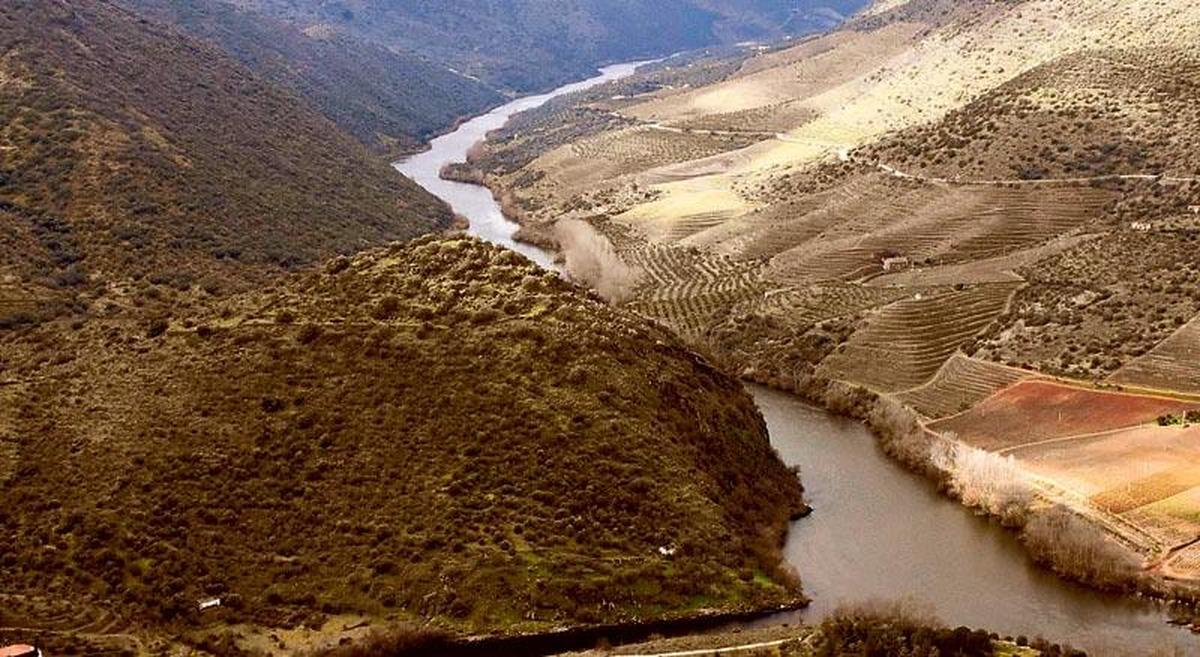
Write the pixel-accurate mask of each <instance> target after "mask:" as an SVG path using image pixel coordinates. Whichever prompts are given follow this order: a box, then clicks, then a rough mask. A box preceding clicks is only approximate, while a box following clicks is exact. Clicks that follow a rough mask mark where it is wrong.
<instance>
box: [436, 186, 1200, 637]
mask: <svg viewBox="0 0 1200 657" xmlns="http://www.w3.org/2000/svg"><path fill="white" fill-rule="evenodd" d="M445 173H446V174H447V175H448V176H450V177H451V178H453V179H454V180H457V181H459V182H462V183H463V184H474V185H482V186H484V187H486V188H487V189H489V191H490V192H491V193H492V194H493V195H494V196H495V197H496V198H497V199H499V200H500V206H501V209H502V210H504V214H505V217H506V218H507V219H509V220H510V221H513V222H515V223H516V224H517V225H519V226H520V228H519V229H518V230H517V231H515V233H514V239H516V240H518V241H522V242H524V243H526V244H531V245H535V246H536V247H538V248H540V249H545V250H550V251H553V252H554V253H557V254H559V256H558V257H561V254H560V253H559V252H558V250H557V246H558V245H557V242H556V240H555V239H554V236H553V234H552V233H550V232H549V231H546V230H544V229H538V227H536V226H532V225H531V222H529V221H528V217H527V215H526V214H525V211H524V209H523V208H522V207H521V205H520V204H519V203H516V202H515V201H511V200H510V201H509V202H508V203H504V202H503V200H504V199H506V198H509V199H511V198H512V196H511V193H510V190H508V189H506V188H505V186H504V185H503V183H502V180H501V178H499V177H497V176H493V175H489V174H488V173H486V172H485V171H482V170H481V169H479V168H478V167H475V166H473V165H472V164H470V163H466V164H460V165H457V166H450V167H447V168H446V169H445ZM693 346H694V347H699V348H701V349H702V350H704V351H706V352H708V353H712V354H713V357H714V358H715V360H716V361H717V362H720V363H722V365H723V367H724V368H725V369H727V371H730V372H733V373H737V374H740V376H741V377H742V378H743V379H744V380H747V381H750V382H754V383H758V384H761V385H766V386H768V387H772V388H774V389H777V390H781V391H784V392H787V393H790V394H794V395H797V396H798V397H799V398H801V399H803V400H805V401H807V402H808V403H811V404H814V405H815V406H818V407H819V408H822V409H824V410H826V411H828V412H831V413H834V414H836V415H840V416H842V417H847V418H851V419H854V420H856V421H859V422H862V423H863V424H864V425H866V426H867V427H868V428H869V429H870V430H871V432H872V433H873V435H875V436H876V439H877V440H878V441H879V444H880V446H881V447H882V448H883V450H884V452H885V453H886V454H888V456H889V457H890V458H892V459H893V460H894V461H895V462H897V463H900V464H901V465H903V466H904V467H905V468H907V469H909V470H910V471H912V472H915V473H917V474H920V475H922V476H923V477H925V478H927V479H928V480H930V481H931V482H933V484H934V485H935V486H936V487H937V489H938V490H939V491H940V492H941V493H942V494H943V495H945V496H946V497H948V498H949V499H952V500H955V501H956V502H959V503H961V504H963V506H965V507H967V508H969V509H971V510H972V511H974V512H976V513H980V514H983V515H986V516H988V517H990V518H993V519H994V520H996V521H997V522H998V523H1000V524H1001V525H1003V526H1004V527H1005V529H1006V530H1007V531H1010V532H1012V533H1013V534H1014V535H1015V536H1017V537H1018V538H1019V539H1020V541H1021V544H1022V545H1023V546H1024V548H1025V549H1026V550H1027V552H1028V553H1029V554H1030V556H1031V557H1032V558H1033V559H1034V560H1035V561H1036V562H1037V563H1039V564H1040V565H1042V566H1043V567H1045V568H1047V569H1049V570H1051V571H1053V572H1054V573H1056V574H1057V575H1059V576H1060V577H1062V578H1064V579H1067V580H1069V581H1073V582H1077V583H1080V584H1084V585H1086V586H1089V587H1091V588H1094V589H1096V590H1100V591H1105V592H1115V593H1120V594H1122V595H1128V596H1132V597H1135V598H1146V597H1151V598H1154V599H1158V600H1162V601H1166V602H1171V603H1175V604H1177V605H1178V606H1179V613H1178V614H1177V618H1178V619H1179V620H1180V623H1181V624H1185V625H1190V626H1192V627H1194V628H1195V629H1196V630H1197V631H1200V616H1198V615H1197V612H1196V610H1195V608H1194V606H1195V605H1196V604H1197V601H1198V599H1200V597H1198V591H1197V589H1196V588H1195V586H1194V585H1193V584H1192V583H1190V582H1182V581H1179V580H1172V579H1170V578H1168V577H1164V576H1160V575H1159V574H1157V573H1152V572H1147V571H1145V570H1143V569H1142V568H1141V562H1143V561H1145V560H1147V557H1148V555H1142V554H1139V553H1137V552H1135V551H1133V550H1131V549H1130V548H1129V546H1130V543H1129V541H1127V540H1125V538H1124V537H1123V536H1122V534H1121V533H1120V532H1119V529H1120V526H1119V525H1117V524H1115V523H1105V522H1103V521H1102V519H1101V518H1099V517H1098V516H1097V515H1096V514H1095V513H1089V512H1088V510H1087V509H1082V508H1080V507H1079V506H1078V504H1077V503H1075V500H1073V499H1072V498H1070V497H1069V496H1067V495H1065V494H1061V493H1058V492H1057V491H1056V489H1054V488H1053V487H1046V486H1042V487H1036V488H1035V487H1033V486H1032V485H1029V486H1028V489H1023V490H1021V491H1019V492H1013V491H992V492H990V493H989V494H985V495H984V496H983V497H978V496H976V495H974V494H973V493H967V492H966V491H964V490H963V488H964V487H965V486H967V485H968V483H969V482H964V481H957V482H956V473H955V472H954V471H953V470H952V469H951V468H949V467H948V466H949V464H948V463H945V462H942V463H939V462H938V458H939V457H942V456H945V455H946V454H947V453H948V451H947V450H964V451H966V450H971V451H972V452H974V451H978V450H973V448H970V447H969V446H966V445H963V444H961V443H959V442H957V441H953V440H950V439H947V438H946V437H944V436H941V435H940V434H938V433H937V432H934V431H932V430H930V429H929V428H928V427H927V426H926V424H925V423H924V421H923V419H922V418H921V417H920V415H919V414H918V413H917V412H916V411H915V410H914V409H912V408H911V407H908V406H906V405H904V404H903V403H901V402H899V401H898V400H896V399H894V398H891V397H888V396H883V395H879V394H877V393H874V392H872V391H870V390H868V389H867V388H865V387H862V386H855V385H853V384H850V383H845V382H842V381H836V380H832V379H823V378H821V377H819V376H816V375H815V374H812V373H811V371H810V373H809V374H807V375H805V376H801V377H796V376H795V375H788V374H785V373H783V372H780V371H770V370H769V369H756V368H755V367H754V366H753V365H754V364H752V363H749V362H747V361H746V360H745V359H741V358H738V356H737V355H736V354H735V353H733V352H732V351H731V350H720V349H717V348H714V345H712V344H708V343H704V344H696V343H695V342H693ZM758 365H761V362H760V363H758ZM1002 467H1003V466H1002ZM959 476H960V477H961V475H959ZM1000 494H1004V495H1016V497H1017V498H1020V500H1019V503H1012V501H1010V500H1003V499H998V498H997V495H1000ZM1080 521H1082V522H1080Z"/></svg>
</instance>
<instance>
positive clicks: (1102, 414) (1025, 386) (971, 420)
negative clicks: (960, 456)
mask: <svg viewBox="0 0 1200 657" xmlns="http://www.w3.org/2000/svg"><path fill="white" fill-rule="evenodd" d="M1197 408H1200V400H1198V401H1194V402H1185V401H1179V400H1176V399H1168V398H1164V397H1149V396H1144V395H1133V394H1124V393H1119V392H1105V391H1099V390H1091V389H1087V388H1078V387H1074V386H1067V385H1062V384H1059V383H1052V382H1048V381H1022V382H1020V383H1017V384H1016V385H1013V386H1011V387H1009V388H1006V389H1004V390H1002V391H1001V392H999V393H997V394H995V395H993V396H991V397H989V398H987V399H986V400H984V401H983V402H982V403H980V404H978V405H976V406H975V407H974V408H972V409H971V410H970V411H968V412H966V413H963V414H961V415H958V416H956V417H953V418H950V419H947V420H942V421H940V422H936V423H934V424H933V425H931V426H932V427H933V428H934V429H936V430H938V431H944V432H949V433H953V434H955V435H956V436H957V437H958V438H959V439H960V440H962V441H964V442H966V443H968V444H971V445H974V446H975V447H980V448H982V449H987V450H1004V451H1009V450H1013V449H1016V448H1018V447H1020V446H1022V445H1028V444H1030V443H1036V442H1041V441H1048V440H1055V439H1059V438H1068V437H1071V436H1081V435H1085V434H1092V433H1097V432H1105V431H1112V430H1114V429H1119V428H1126V427H1135V426H1139V425H1145V424H1150V423H1153V422H1154V421H1155V420H1156V419H1157V418H1158V417H1159V416H1161V415H1165V414H1179V413H1184V412H1186V411H1189V410H1196V409H1197Z"/></svg>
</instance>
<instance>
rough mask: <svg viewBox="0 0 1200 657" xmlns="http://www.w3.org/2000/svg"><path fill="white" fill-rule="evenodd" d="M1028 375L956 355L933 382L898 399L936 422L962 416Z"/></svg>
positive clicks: (905, 393)
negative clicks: (958, 415) (949, 417)
mask: <svg viewBox="0 0 1200 657" xmlns="http://www.w3.org/2000/svg"><path fill="white" fill-rule="evenodd" d="M1029 376H1031V375H1029V374H1027V373H1025V372H1022V371H1021V370H1017V369H1013V368H1009V367H1005V366H1003V365H999V364H997V363H989V362H986V361H982V360H975V359H974V358H970V357H968V356H964V355H963V354H955V355H954V356H952V357H951V358H950V360H949V361H947V362H946V364H945V365H944V366H943V367H942V369H941V370H940V371H939V372H938V373H937V376H935V377H934V378H933V380H932V381H930V382H929V383H927V384H925V385H923V386H921V387H919V388H914V389H912V390H909V391H906V392H902V393H900V394H899V395H897V398H899V399H900V400H901V401H903V402H904V403H905V404H908V405H909V406H911V407H913V408H915V409H916V410H917V411H918V412H920V413H921V414H922V415H924V416H925V417H927V418H930V419H935V420H936V419H940V418H944V417H947V416H950V415H954V414H955V413H961V412H962V411H965V410H967V409H969V408H971V407H972V406H974V405H975V404H978V403H979V402H981V401H983V400H984V399H987V398H988V397H990V396H992V395H993V394H995V393H997V392H999V391H1000V390H1002V389H1004V388H1006V387H1008V386H1010V385H1012V384H1014V383H1016V382H1018V381H1021V380H1023V379H1026V378H1028V377H1029Z"/></svg>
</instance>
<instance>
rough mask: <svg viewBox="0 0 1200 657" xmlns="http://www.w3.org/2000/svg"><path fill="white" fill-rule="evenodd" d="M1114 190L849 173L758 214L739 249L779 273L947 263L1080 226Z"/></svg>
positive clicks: (849, 275) (859, 271)
mask: <svg viewBox="0 0 1200 657" xmlns="http://www.w3.org/2000/svg"><path fill="white" fill-rule="evenodd" d="M1112 198H1113V195H1112V194H1111V193H1110V192H1107V191H1104V190H1100V189H1093V188H1090V187H1066V188H1049V189H1028V188H1012V187H999V186H986V185H972V186H961V187H954V186H949V187H948V186H945V185H940V184H934V183H920V182H913V181H900V180H895V179H884V178H881V177H880V176H878V175H867V176H855V177H852V178H849V179H848V180H847V181H846V182H845V183H844V184H842V185H839V186H837V187H835V188H833V189H831V190H827V191H823V192H820V193H817V194H814V195H812V196H810V197H808V198H805V199H804V202H803V205H801V206H800V207H799V211H793V212H792V213H791V214H789V215H783V216H780V215H778V214H776V215H765V214H764V216H763V221H761V222H760V223H759V225H758V227H757V229H756V230H755V231H754V232H753V234H752V236H751V237H750V238H749V239H748V240H747V241H746V243H747V246H746V248H745V250H744V253H745V255H747V256H751V257H772V258H773V261H772V267H773V269H774V270H775V272H777V276H778V277H780V278H782V279H784V280H787V281H789V282H794V283H802V282H812V281H820V280H829V279H842V280H855V279H859V278H863V277H865V276H868V275H871V274H876V273H879V272H880V271H881V269H880V267H879V262H880V255H881V254H884V253H891V254H899V255H905V256H908V257H909V258H911V259H912V260H914V261H915V262H922V263H924V262H928V263H930V264H952V263H958V262H972V261H977V260H983V259H987V258H995V257H999V256H1004V255H1008V254H1011V253H1014V252H1017V251H1021V250H1023V249H1028V248H1031V247H1034V246H1037V245H1039V244H1042V243H1044V242H1047V241H1049V240H1052V239H1054V238H1056V237H1059V236H1062V235H1064V234H1067V233H1070V232H1071V231H1073V230H1076V229H1078V228H1079V227H1081V226H1082V225H1084V224H1085V223H1086V222H1088V221H1090V220H1092V219H1094V218H1095V217H1097V216H1099V214H1100V213H1101V211H1102V210H1103V208H1104V206H1105V205H1106V204H1107V203H1108V202H1110V201H1111V200H1112ZM807 208H812V209H811V210H808V209H807ZM768 217H769V219H768Z"/></svg>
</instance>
